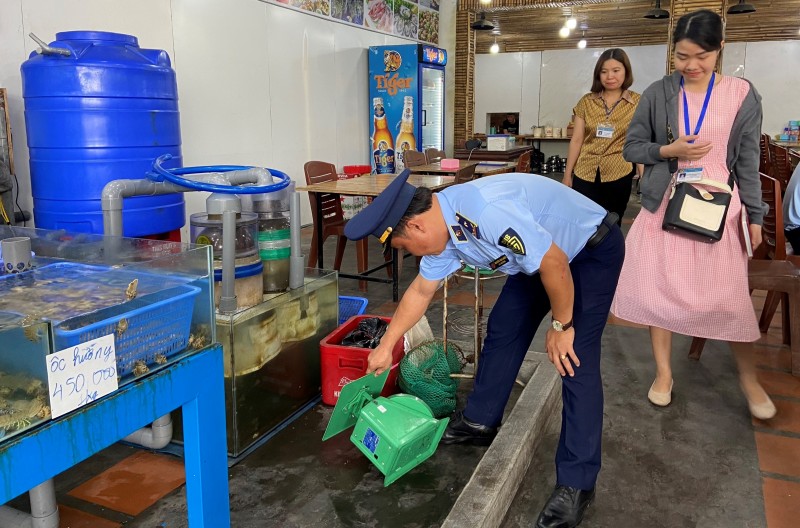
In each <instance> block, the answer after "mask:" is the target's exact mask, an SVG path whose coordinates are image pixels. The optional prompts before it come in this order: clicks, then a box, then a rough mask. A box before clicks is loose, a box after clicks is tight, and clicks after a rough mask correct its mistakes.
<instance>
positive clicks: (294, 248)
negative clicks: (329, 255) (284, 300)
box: [289, 184, 305, 290]
mask: <svg viewBox="0 0 800 528" xmlns="http://www.w3.org/2000/svg"><path fill="white" fill-rule="evenodd" d="M292 191H294V184H292ZM289 246H290V247H291V256H290V257H289V288H291V289H293V290H296V289H297V288H299V287H301V286H302V285H303V284H304V283H305V262H304V260H305V259H303V255H302V253H301V246H300V195H299V194H297V193H296V192H293V193H292V195H291V200H290V202H289Z"/></svg>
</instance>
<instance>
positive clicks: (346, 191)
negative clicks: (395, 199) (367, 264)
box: [296, 174, 455, 301]
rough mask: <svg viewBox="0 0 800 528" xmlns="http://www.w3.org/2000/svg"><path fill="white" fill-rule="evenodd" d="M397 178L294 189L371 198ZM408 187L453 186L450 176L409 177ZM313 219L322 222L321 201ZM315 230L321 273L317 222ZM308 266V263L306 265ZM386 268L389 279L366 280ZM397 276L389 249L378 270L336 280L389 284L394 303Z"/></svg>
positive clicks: (394, 256) (371, 177)
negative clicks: (389, 275)
mask: <svg viewBox="0 0 800 528" xmlns="http://www.w3.org/2000/svg"><path fill="white" fill-rule="evenodd" d="M396 177H397V175H395V174H368V175H365V176H359V177H358V178H351V179H348V180H334V181H329V182H322V183H315V184H314V185H306V186H304V187H297V189H296V190H298V191H306V192H313V193H324V194H339V195H344V196H367V197H373V198H374V197H375V196H378V195H379V194H380V193H382V192H383V191H384V190H385V189H386V187H388V186H389V184H390V183H391V182H392V181H393V180H394V179H395V178H396ZM407 181H408V183H410V184H411V185H413V186H414V187H428V188H429V189H431V190H432V191H434V192H435V191H440V190H442V189H444V188H445V187H449V186H450V185H453V183H455V177H454V176H430V175H423V174H411V175H409V177H408V180H407ZM317 218H322V200H317ZM314 228H315V229H316V230H317V267H319V268H320V269H323V264H322V262H323V260H322V246H323V243H322V242H323V240H322V222H317V225H316V226H314ZM309 264H310V263H309ZM387 266H391V267H392V278H391V279H379V278H377V277H370V276H369V275H371V274H372V273H374V272H376V271H378V270H381V269H384V268H385V267H387ZM398 275H399V273H398V272H397V250H396V249H394V248H392V259H391V261H389V262H385V263H383V264H381V265H380V266H376V267H374V268H372V269H369V270H367V271H365V272H364V273H360V274H356V275H352V274H347V273H341V272H340V273H339V277H343V278H345V279H358V280H366V281H371V282H382V283H384V284H388V283H391V284H392V300H394V301H397V299H398V290H397V280H398V277H397V276H398Z"/></svg>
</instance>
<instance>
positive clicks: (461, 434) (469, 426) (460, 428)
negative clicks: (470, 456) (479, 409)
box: [441, 411, 497, 446]
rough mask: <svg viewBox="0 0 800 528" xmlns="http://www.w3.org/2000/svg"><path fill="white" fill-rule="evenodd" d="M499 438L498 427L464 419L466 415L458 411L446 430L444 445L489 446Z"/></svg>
mask: <svg viewBox="0 0 800 528" xmlns="http://www.w3.org/2000/svg"><path fill="white" fill-rule="evenodd" d="M495 436H497V427H487V426H485V425H481V424H478V423H473V422H470V421H469V420H467V419H466V418H464V413H463V412H461V411H456V412H455V413H454V414H453V416H452V417H451V418H450V422H449V423H448V424H447V429H445V430H444V434H443V435H442V440H441V443H443V444H472V445H478V446H488V445H489V444H491V443H492V440H494V437H495Z"/></svg>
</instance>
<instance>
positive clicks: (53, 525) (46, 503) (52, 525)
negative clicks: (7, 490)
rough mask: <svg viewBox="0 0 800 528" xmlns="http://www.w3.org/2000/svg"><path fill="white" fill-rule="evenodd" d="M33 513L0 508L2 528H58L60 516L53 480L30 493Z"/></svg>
mask: <svg viewBox="0 0 800 528" xmlns="http://www.w3.org/2000/svg"><path fill="white" fill-rule="evenodd" d="M28 495H29V496H30V500H31V513H25V512H21V511H19V510H16V509H14V508H12V507H10V506H0V528H58V524H59V515H58V504H57V503H56V487H55V484H53V479H49V480H45V481H44V482H42V483H41V484H39V485H38V486H36V487H34V488H31V489H30V491H28Z"/></svg>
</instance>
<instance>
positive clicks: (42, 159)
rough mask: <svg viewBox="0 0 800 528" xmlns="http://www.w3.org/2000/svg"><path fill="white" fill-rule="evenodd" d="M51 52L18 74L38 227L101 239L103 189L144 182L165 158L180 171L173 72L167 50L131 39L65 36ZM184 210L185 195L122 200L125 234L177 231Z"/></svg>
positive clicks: (31, 60) (97, 34)
mask: <svg viewBox="0 0 800 528" xmlns="http://www.w3.org/2000/svg"><path fill="white" fill-rule="evenodd" d="M50 48H53V49H52V50H46V49H45V50H43V51H42V52H41V53H40V52H38V51H35V52H33V53H31V55H30V57H29V58H28V60H27V61H25V62H24V63H23V64H22V67H21V71H22V94H23V97H24V100H25V125H26V129H27V137H28V148H29V150H30V169H31V186H32V190H33V206H34V220H35V222H36V227H41V228H47V229H68V230H72V231H79V232H90V233H102V232H103V218H102V208H101V203H100V197H101V193H102V190H103V187H104V186H105V185H106V183H108V182H109V181H111V180H117V179H137V178H143V177H144V175H145V172H147V171H148V170H149V169H150V167H151V164H152V162H153V160H154V159H155V158H156V157H158V156H160V155H162V154H167V153H169V154H172V156H173V158H172V160H171V161H170V163H171V164H172V165H171V167H179V166H181V147H180V145H181V135H180V119H179V113H178V91H177V84H176V82H175V71H174V70H173V69H172V67H171V63H170V59H169V56H168V55H167V52H166V51H163V50H156V49H143V48H140V47H139V42H138V40H137V38H136V37H134V36H132V35H123V34H120V33H108V32H102V31H68V32H62V33H57V34H56V40H55V41H54V42H52V43H51V44H50ZM63 50H66V52H65V51H63ZM67 52H68V53H67ZM184 211H185V208H184V201H183V195H182V194H168V195H163V196H148V197H133V198H126V199H125V200H124V203H123V219H124V234H125V236H146V235H152V234H160V233H167V232H170V231H174V230H176V229H180V227H181V226H183V224H184V217H185V212H184Z"/></svg>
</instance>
